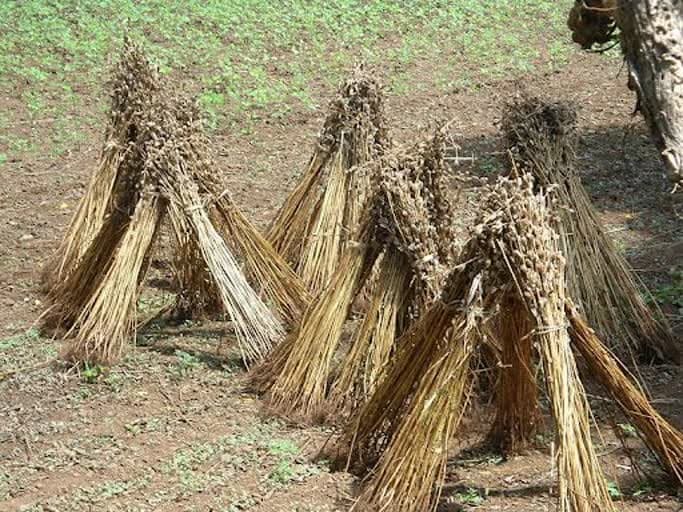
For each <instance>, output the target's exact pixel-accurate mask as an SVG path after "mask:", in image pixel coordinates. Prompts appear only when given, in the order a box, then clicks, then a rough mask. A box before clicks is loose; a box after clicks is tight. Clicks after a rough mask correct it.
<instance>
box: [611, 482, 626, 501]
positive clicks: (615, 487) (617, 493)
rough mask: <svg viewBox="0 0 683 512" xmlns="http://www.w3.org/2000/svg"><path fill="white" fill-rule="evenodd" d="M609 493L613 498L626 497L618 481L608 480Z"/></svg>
mask: <svg viewBox="0 0 683 512" xmlns="http://www.w3.org/2000/svg"><path fill="white" fill-rule="evenodd" d="M607 493H608V494H609V496H610V498H612V499H613V500H619V499H621V498H623V497H624V495H623V494H622V493H621V489H620V488H619V484H617V483H616V482H607Z"/></svg>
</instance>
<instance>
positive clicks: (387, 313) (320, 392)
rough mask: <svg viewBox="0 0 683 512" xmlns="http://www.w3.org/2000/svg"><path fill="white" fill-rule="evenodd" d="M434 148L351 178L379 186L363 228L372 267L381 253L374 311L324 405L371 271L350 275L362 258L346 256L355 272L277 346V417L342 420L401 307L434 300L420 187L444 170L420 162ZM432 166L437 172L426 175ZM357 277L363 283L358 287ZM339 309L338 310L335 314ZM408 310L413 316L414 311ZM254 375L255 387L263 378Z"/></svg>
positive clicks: (432, 253) (378, 368)
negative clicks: (370, 178) (369, 235)
mask: <svg viewBox="0 0 683 512" xmlns="http://www.w3.org/2000/svg"><path fill="white" fill-rule="evenodd" d="M433 149H434V144H433V139H429V140H428V141H427V142H423V143H419V144H417V145H415V146H412V147H408V148H403V149H401V150H400V151H396V152H392V153H391V154H390V155H387V156H385V157H383V158H381V159H380V160H378V161H376V162H375V163H373V164H371V165H369V166H368V167H367V168H365V169H362V170H359V172H358V173H357V175H360V171H363V172H364V173H365V172H366V173H367V174H368V175H371V174H372V175H374V180H375V182H376V183H377V186H376V190H377V192H376V193H375V195H374V197H373V199H372V200H371V202H370V204H369V205H368V207H367V209H366V212H365V213H364V217H365V219H366V221H365V222H366V224H364V226H365V227H364V228H363V229H365V230H366V231H367V232H369V231H370V226H371V227H372V229H373V230H374V231H375V233H376V236H377V239H376V240H373V242H374V244H373V249H372V257H373V260H372V261H374V260H375V259H376V257H377V254H378V252H379V251H380V250H381V249H382V248H383V250H384V257H383V258H382V259H381V260H380V261H379V263H378V267H377V268H378V270H377V272H378V276H379V279H380V281H379V282H378V283H377V285H376V289H375V290H374V295H373V298H372V301H371V304H373V306H372V309H371V311H370V312H369V314H368V315H366V317H365V320H364V321H363V322H362V324H361V328H360V329H359V331H358V333H357V336H355V337H354V338H353V343H352V346H351V349H350V352H349V355H348V356H347V357H346V358H344V360H343V362H342V366H341V370H340V371H339V372H338V374H337V377H336V379H335V380H334V381H333V383H332V385H331V389H332V390H333V392H332V394H331V396H330V399H328V400H327V401H325V402H323V398H324V397H325V395H326V391H327V389H328V381H329V380H330V378H331V377H332V373H331V370H332V367H331V364H330V363H331V360H332V356H333V355H334V353H335V350H336V348H337V346H338V344H339V342H340V338H341V334H342V328H343V325H344V323H345V320H346V317H347V315H348V313H349V308H350V307H351V304H352V302H353V299H355V297H356V295H357V294H358V293H359V292H360V291H361V289H362V283H363V282H364V281H366V280H367V277H368V274H367V271H369V269H370V267H367V266H363V267H362V273H359V274H358V275H357V276H356V275H354V270H353V269H356V268H357V269H358V272H361V267H360V265H361V263H360V262H361V258H360V257H358V256H349V258H352V259H351V260H350V261H355V262H356V264H357V265H358V267H353V266H352V267H348V265H347V263H348V262H346V259H345V260H344V261H345V264H344V265H342V266H340V268H339V269H338V272H337V273H336V274H335V276H336V277H335V280H333V283H332V284H331V285H330V287H329V288H328V289H327V290H326V291H325V292H324V294H323V299H321V300H320V301H319V302H318V303H317V304H316V305H315V306H313V307H312V308H311V310H310V311H309V312H308V313H307V314H306V316H305V318H304V321H303V322H302V325H301V328H300V330H299V332H297V333H296V334H294V335H293V336H292V337H291V338H290V339H289V340H287V341H286V342H285V343H284V344H283V346H282V350H288V351H289V354H288V355H287V357H280V355H278V354H276V356H277V357H276V358H274V360H273V363H272V364H271V365H270V366H269V368H268V372H274V375H277V377H276V380H275V386H274V387H273V390H272V391H273V393H272V397H273V403H274V404H275V405H276V406H279V408H280V409H281V410H283V409H284V410H285V411H290V410H291V409H292V408H296V407H298V406H299V405H303V406H304V407H303V410H302V411H300V412H301V415H302V416H303V417H304V418H310V417H312V416H322V415H323V414H324V412H325V411H322V410H320V409H319V408H320V406H322V405H323V403H324V405H325V406H326V409H327V412H328V414H329V413H343V412H344V411H345V410H346V411H348V407H349V405H351V404H352V403H359V402H362V401H364V400H365V398H366V397H367V396H368V395H367V393H368V391H369V390H371V389H372V388H374V385H375V381H376V379H377V377H378V375H380V373H381V372H382V370H383V369H384V366H385V365H386V362H387V359H388V357H389V355H390V353H391V350H392V348H393V345H394V340H395V338H396V337H397V335H398V326H399V324H401V323H402V320H403V317H404V316H405V314H404V312H405V308H404V306H403V305H404V304H407V303H408V301H409V300H412V301H413V302H417V303H419V305H420V308H421V307H424V305H425V304H426V303H427V302H428V301H431V300H433V298H434V297H435V296H436V295H437V291H436V290H437V288H438V286H439V284H440V279H441V276H442V272H441V267H440V265H439V259H438V250H437V242H436V241H437V236H438V233H437V229H436V226H435V224H434V223H433V222H432V216H433V212H432V210H431V209H430V208H429V206H428V203H429V202H430V201H432V200H433V197H434V195H435V194H434V193H433V191H431V190H429V189H427V188H426V186H425V183H426V184H427V185H430V186H431V185H432V181H426V182H425V181H423V180H422V179H421V178H422V177H423V176H424V175H426V174H428V173H432V174H436V173H438V172H444V170H445V163H444V162H443V159H440V160H438V159H435V158H428V157H426V155H427V156H429V157H432V153H433ZM437 165H439V166H440V167H439V168H434V169H432V168H431V166H435V167H436V166H437ZM361 239H362V236H361ZM351 250H352V251H354V252H355V249H351ZM344 258H347V256H344ZM361 277H362V281H360V282H357V281H356V279H357V278H361ZM415 297H419V300H415ZM339 304H341V305H342V307H336V305H339ZM335 307H336V311H335ZM413 310H414V311H418V310H419V308H418V306H414V307H413ZM333 315H337V316H333ZM327 318H329V319H333V320H330V321H329V322H327V323H325V322H324V321H323V320H324V319H327ZM331 326H332V327H331ZM323 342H324V343H325V345H323ZM278 352H280V351H278ZM275 361H277V362H275ZM257 375H258V378H259V380H261V377H263V372H259V373H258V374H257ZM266 381H267V378H266Z"/></svg>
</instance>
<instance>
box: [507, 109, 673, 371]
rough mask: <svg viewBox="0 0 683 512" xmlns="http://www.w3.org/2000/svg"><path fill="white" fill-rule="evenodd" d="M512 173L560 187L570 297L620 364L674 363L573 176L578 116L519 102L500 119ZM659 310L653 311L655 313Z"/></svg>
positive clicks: (659, 324) (667, 336) (661, 323)
mask: <svg viewBox="0 0 683 512" xmlns="http://www.w3.org/2000/svg"><path fill="white" fill-rule="evenodd" d="M503 130H504V133H505V137H506V140H507V145H508V147H509V149H510V154H511V158H512V160H513V164H514V165H513V167H519V168H523V169H525V170H526V171H528V172H531V173H532V175H533V176H534V178H535V179H536V182H537V186H539V187H544V188H545V187H549V186H553V185H558V192H557V195H558V201H557V212H558V216H559V219H560V222H559V224H558V228H557V229H558V230H559V232H560V239H561V247H562V252H563V254H564V255H565V258H566V259H567V287H568V291H569V295H570V296H571V297H572V298H573V299H574V300H575V301H576V303H577V306H578V307H579V308H580V310H581V311H582V312H583V314H584V315H585V316H586V318H587V319H588V321H589V322H590V324H591V325H592V326H593V327H594V328H595V329H596V331H597V332H598V333H600V336H601V337H602V339H604V340H605V341H606V342H607V343H608V346H609V348H610V349H611V350H613V351H614V352H615V353H617V354H619V355H620V356H622V357H625V356H628V357H631V356H632V355H633V353H639V354H642V355H645V356H647V357H649V358H653V357H654V358H656V359H659V360H673V361H676V360H678V358H679V353H678V350H677V348H676V346H675V343H674V342H673V339H672V335H671V331H670V329H669V327H668V326H667V324H666V320H665V319H664V317H663V315H662V314H661V311H659V310H658V309H650V308H649V307H648V306H647V305H646V304H645V301H644V299H643V297H644V296H647V295H649V292H648V291H647V290H646V288H645V286H644V285H643V283H641V282H640V281H639V280H638V278H637V277H636V276H635V274H634V273H633V272H632V271H631V269H630V267H629V265H628V263H627V262H626V261H625V260H624V258H623V257H622V256H621V255H620V254H619V252H618V251H617V250H616V249H615V247H614V244H613V243H612V241H611V240H610V238H609V236H608V235H607V234H606V233H605V230H604V228H603V226H602V224H601V223H600V220H599V219H598V216H597V214H596V212H595V209H594V207H593V205H592V203H591V201H590V198H589V197H588V194H587V193H586V191H585V189H584V188H583V185H582V184H581V180H580V178H579V176H578V174H577V172H576V156H575V153H574V148H575V146H576V139H577V134H576V113H575V111H574V110H573V109H572V108H570V107H569V106H567V105H565V104H560V103H554V104H553V103H544V102H543V101H541V100H539V99H536V98H520V99H517V100H515V101H513V102H512V103H510V104H509V105H508V106H507V108H506V109H505V112H504V116H503ZM655 307H656V306H655Z"/></svg>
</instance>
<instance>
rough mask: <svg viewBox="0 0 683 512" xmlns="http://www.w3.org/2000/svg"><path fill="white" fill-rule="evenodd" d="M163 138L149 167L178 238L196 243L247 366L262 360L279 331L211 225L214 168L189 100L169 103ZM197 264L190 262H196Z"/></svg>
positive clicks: (269, 313)
mask: <svg viewBox="0 0 683 512" xmlns="http://www.w3.org/2000/svg"><path fill="white" fill-rule="evenodd" d="M159 125H160V126H163V129H162V130H163V133H162V134H160V136H159V137H157V140H163V141H164V143H163V144H159V145H157V146H155V147H154V148H153V151H150V152H148V155H147V165H149V166H153V167H154V168H155V169H156V171H157V173H158V174H159V175H160V177H161V178H160V180H161V191H162V193H163V195H164V196H165V197H166V198H167V199H168V213H169V216H170V218H171V224H172V226H173V227H174V229H182V231H181V232H180V233H178V235H177V238H178V239H179V240H181V241H182V240H188V239H189V240H192V241H193V243H196V245H197V247H198V249H199V252H200V253H201V257H202V260H203V264H204V265H205V266H206V269H207V270H208V274H209V275H210V276H211V278H212V281H213V284H214V285H215V290H216V291H217V292H218V295H219V297H220V299H221V303H222V305H223V308H224V311H225V312H226V313H227V315H228V317H229V318H230V319H231V320H232V322H233V326H234V329H235V333H236V335H237V340H238V343H239V346H240V349H241V351H242V357H243V360H244V361H245V363H247V364H248V363H252V362H254V361H258V360H260V359H262V358H263V357H265V355H266V354H267V353H268V352H270V350H271V349H272V348H273V346H274V344H275V342H276V341H277V340H278V339H279V338H280V337H281V336H282V328H281V326H280V324H279V322H278V321H277V319H276V318H275V317H274V316H273V314H272V313H271V311H270V310H269V309H268V308H267V306H266V305H265V304H264V303H263V302H262V301H261V299H260V298H259V296H258V295H257V294H256V292H255V291H254V290H253V289H252V288H251V286H250V285H249V283H248V282H247V279H246V277H245V276H244V274H243V273H242V271H241V268H240V265H239V263H238V261H237V259H236V257H235V256H234V255H233V253H232V252H231V250H230V248H229V247H228V245H227V243H226V241H225V240H224V239H223V237H222V236H221V233H220V232H219V231H218V229H217V228H216V226H215V225H214V222H213V221H212V219H211V217H210V214H209V208H210V206H211V205H212V203H213V202H214V200H215V196H214V195H212V194H211V190H212V189H214V188H215V179H214V178H213V173H214V172H215V166H214V164H213V162H212V160H211V159H210V154H211V153H210V151H209V148H208V142H207V140H206V138H205V137H204V135H203V132H202V127H201V120H200V117H199V115H198V112H197V111H196V108H195V106H194V105H193V104H192V103H190V102H187V101H183V100H180V101H175V102H172V103H171V104H170V105H167V107H166V110H165V112H164V113H163V117H162V118H161V119H160V122H159ZM195 262H196V260H194V261H193V263H195Z"/></svg>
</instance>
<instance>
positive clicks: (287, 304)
mask: <svg viewBox="0 0 683 512" xmlns="http://www.w3.org/2000/svg"><path fill="white" fill-rule="evenodd" d="M215 209H216V212H217V214H218V217H219V226H220V229H221V231H222V232H223V236H224V238H225V239H226V240H228V241H229V242H230V243H231V244H232V245H233V246H234V247H235V248H236V250H237V252H238V253H239V254H240V256H241V257H242V260H243V261H244V266H245V272H246V274H247V276H248V277H249V278H250V280H251V281H252V282H253V283H254V285H255V286H256V287H257V289H259V290H260V291H262V293H263V295H264V296H265V298H266V299H267V300H268V302H269V303H270V304H272V307H274V308H275V309H276V310H277V311H278V313H279V315H280V317H281V318H282V319H283V320H285V322H286V323H287V324H288V325H290V326H293V325H295V324H296V323H298V322H299V321H300V320H301V317H302V315H303V313H304V311H305V310H306V308H307V307H308V305H309V304H310V302H311V296H310V294H309V293H308V291H307V290H306V288H305V286H304V284H303V282H302V281H301V279H300V278H299V276H297V275H296V274H295V273H294V271H293V270H292V269H291V267H290V266H289V265H288V264H287V262H286V261H285V260H284V259H283V258H282V256H280V254H279V253H278V252H277V251H275V249H273V247H272V246H271V245H270V243H269V242H268V241H267V240H266V239H265V238H264V237H263V235H261V234H260V233H259V232H258V231H257V230H256V228H254V226H253V225H252V224H251V223H250V222H249V221H248V220H247V218H246V217H245V216H244V214H243V213H242V212H241V211H240V210H239V209H238V208H237V206H236V205H235V203H234V201H233V200H232V199H231V198H230V197H229V196H228V195H227V194H226V193H225V192H224V193H222V194H221V195H220V196H219V198H218V200H217V201H216V205H215Z"/></svg>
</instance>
